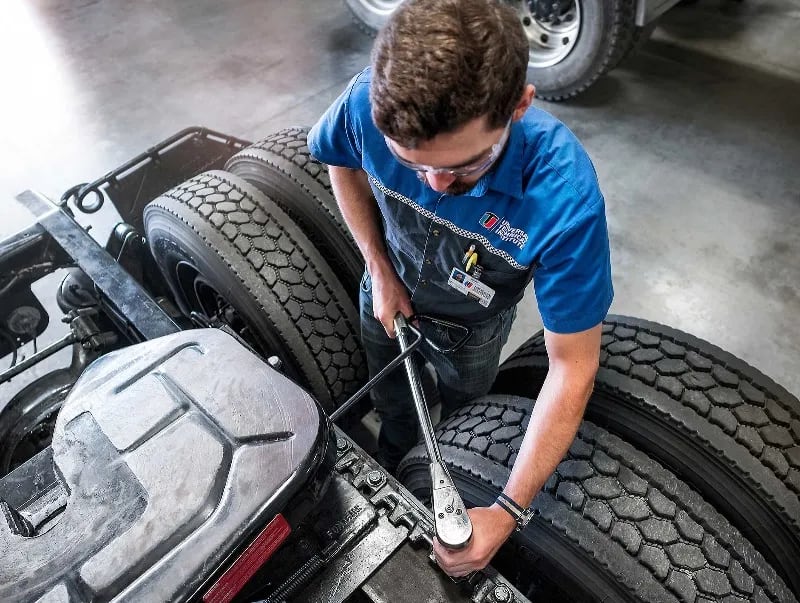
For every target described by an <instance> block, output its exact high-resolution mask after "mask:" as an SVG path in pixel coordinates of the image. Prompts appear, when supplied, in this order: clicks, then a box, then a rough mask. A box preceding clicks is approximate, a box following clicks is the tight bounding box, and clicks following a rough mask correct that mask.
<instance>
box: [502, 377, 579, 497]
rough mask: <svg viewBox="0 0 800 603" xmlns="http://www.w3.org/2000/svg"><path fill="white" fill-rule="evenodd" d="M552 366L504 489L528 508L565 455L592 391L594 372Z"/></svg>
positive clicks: (508, 494) (507, 494)
mask: <svg viewBox="0 0 800 603" xmlns="http://www.w3.org/2000/svg"><path fill="white" fill-rule="evenodd" d="M571 373H572V371H570V370H569V369H558V368H556V369H551V370H550V371H549V372H548V374H547V378H546V379H545V382H544V385H543V387H542V391H541V393H540V394H539V397H538V399H537V401H536V405H535V406H534V409H533V413H532V414H531V418H530V422H529V423H528V429H527V431H526V433H525V437H524V439H523V441H522V446H520V450H519V453H518V454H517V459H516V461H515V463H514V469H513V470H512V472H511V476H510V477H509V479H508V483H507V484H506V487H505V488H504V489H503V491H504V493H505V494H506V496H509V497H511V498H512V499H513V500H514V501H516V502H517V503H518V504H520V505H521V506H523V507H528V506H529V505H530V503H531V501H532V500H533V498H534V497H535V496H536V493H537V492H538V491H539V490H540V489H541V488H542V486H543V485H544V483H545V482H546V481H547V479H548V478H549V477H550V475H551V474H552V473H553V471H555V469H556V467H557V466H558V463H559V462H561V459H563V458H564V455H565V454H566V452H567V450H568V449H569V447H570V444H572V441H573V439H574V438H575V433H576V432H577V430H578V426H579V425H580V423H581V419H582V417H583V412H584V410H585V409H586V403H587V401H588V400H589V395H590V394H591V391H592V385H593V383H594V373H593V372H591V371H583V372H582V373H583V374H580V375H575V374H574V373H573V374H571Z"/></svg>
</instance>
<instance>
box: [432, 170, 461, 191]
mask: <svg viewBox="0 0 800 603" xmlns="http://www.w3.org/2000/svg"><path fill="white" fill-rule="evenodd" d="M425 178H426V180H427V181H428V186H430V187H431V188H432V189H433V190H435V191H436V192H437V193H443V192H445V191H446V190H447V187H448V186H450V185H451V184H453V182H455V181H456V177H455V176H453V175H452V174H447V173H444V174H440V173H431V172H426V173H425Z"/></svg>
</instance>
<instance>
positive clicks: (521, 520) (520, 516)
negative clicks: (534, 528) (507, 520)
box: [496, 492, 533, 531]
mask: <svg viewBox="0 0 800 603" xmlns="http://www.w3.org/2000/svg"><path fill="white" fill-rule="evenodd" d="M496 502H497V504H498V505H500V506H501V507H502V508H503V509H504V510H505V511H506V512H507V513H508V514H509V515H511V517H513V518H514V521H516V522H517V531H519V530H521V529H523V528H524V527H525V526H526V525H528V522H529V521H530V520H531V517H533V511H532V510H531V509H530V508H528V509H524V508H523V507H521V506H519V505H518V504H517V501H515V500H514V499H513V498H511V497H509V496H506V495H505V493H503V492H500V494H498V495H497V500H496Z"/></svg>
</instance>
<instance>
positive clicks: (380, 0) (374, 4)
mask: <svg viewBox="0 0 800 603" xmlns="http://www.w3.org/2000/svg"><path fill="white" fill-rule="evenodd" d="M358 1H359V3H360V4H361V6H363V7H364V8H365V9H366V10H368V11H370V12H371V13H373V14H375V15H380V16H381V17H387V18H388V17H389V15H391V14H392V13H393V12H394V11H395V9H396V8H397V7H398V6H400V4H402V0H358Z"/></svg>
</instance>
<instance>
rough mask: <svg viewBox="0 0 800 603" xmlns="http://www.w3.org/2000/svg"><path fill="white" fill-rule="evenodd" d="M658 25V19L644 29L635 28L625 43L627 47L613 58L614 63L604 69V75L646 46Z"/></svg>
mask: <svg viewBox="0 0 800 603" xmlns="http://www.w3.org/2000/svg"><path fill="white" fill-rule="evenodd" d="M657 25H658V19H656V20H655V21H651V22H650V23H648V24H647V25H645V26H644V27H638V26H637V27H635V28H634V30H633V34H632V35H631V37H630V40H628V42H627V47H626V48H624V49H623V50H622V51H621V52H619V54H618V56H615V57H614V62H613V63H609V64H608V66H607V67H606V70H605V73H608V72H609V71H612V70H613V69H616V68H617V67H618V66H619V65H620V64H621V63H622V62H623V61H625V59H627V58H628V57H629V56H631V55H633V54H636V53H637V52H639V51H640V50H641V49H642V47H643V46H644V45H645V44H647V41H648V40H649V39H650V36H652V35H653V32H654V31H655V29H656V26H657Z"/></svg>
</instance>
